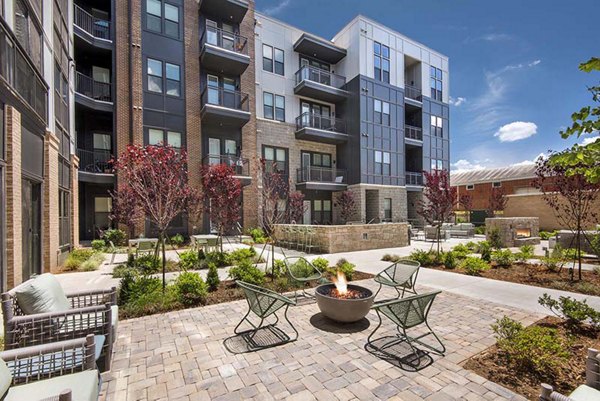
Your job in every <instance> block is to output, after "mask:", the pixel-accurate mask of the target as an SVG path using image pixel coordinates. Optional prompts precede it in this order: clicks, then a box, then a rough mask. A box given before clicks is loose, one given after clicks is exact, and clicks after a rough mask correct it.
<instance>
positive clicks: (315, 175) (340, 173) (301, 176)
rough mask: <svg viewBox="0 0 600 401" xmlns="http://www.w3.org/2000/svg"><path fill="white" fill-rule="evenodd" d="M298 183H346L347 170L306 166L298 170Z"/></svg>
mask: <svg viewBox="0 0 600 401" xmlns="http://www.w3.org/2000/svg"><path fill="white" fill-rule="evenodd" d="M296 174H297V181H298V182H327V183H335V184H345V183H346V170H342V169H339V168H329V167H317V166H304V167H302V168H299V169H297V170H296Z"/></svg>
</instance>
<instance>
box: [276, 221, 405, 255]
mask: <svg viewBox="0 0 600 401" xmlns="http://www.w3.org/2000/svg"><path fill="white" fill-rule="evenodd" d="M284 227H288V228H300V229H310V230H313V231H314V237H313V244H315V245H318V246H319V251H320V252H322V253H339V252H352V251H365V250H369V249H381V248H395V247H401V246H407V245H408V244H409V240H408V224H407V223H388V224H352V225H336V226H316V225H298V224H280V225H277V226H275V238H277V239H278V240H282V239H285V238H286V236H288V235H289V234H288V233H287V230H285V229H284ZM293 239H295V237H294V238H293Z"/></svg>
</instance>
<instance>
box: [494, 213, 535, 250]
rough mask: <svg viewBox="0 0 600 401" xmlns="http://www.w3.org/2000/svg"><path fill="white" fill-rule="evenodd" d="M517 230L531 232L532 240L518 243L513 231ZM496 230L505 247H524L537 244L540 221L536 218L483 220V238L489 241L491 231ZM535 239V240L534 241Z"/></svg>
mask: <svg viewBox="0 0 600 401" xmlns="http://www.w3.org/2000/svg"><path fill="white" fill-rule="evenodd" d="M519 228H524V229H529V230H531V237H532V239H530V240H528V241H523V240H521V241H519V240H517V239H516V237H515V230H516V229H519ZM494 229H498V230H499V232H500V240H501V241H502V245H503V246H505V247H514V246H519V245H524V244H525V243H531V242H536V243H538V244H539V235H540V219H539V218H537V217H494V218H487V219H485V238H486V240H488V241H489V240H490V234H491V232H492V230H494ZM534 238H535V240H534Z"/></svg>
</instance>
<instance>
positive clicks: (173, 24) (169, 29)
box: [165, 4, 179, 38]
mask: <svg viewBox="0 0 600 401" xmlns="http://www.w3.org/2000/svg"><path fill="white" fill-rule="evenodd" d="M165 35H169V36H173V37H177V38H178V37H179V7H177V6H173V5H171V4H165Z"/></svg>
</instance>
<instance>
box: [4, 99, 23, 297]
mask: <svg viewBox="0 0 600 401" xmlns="http://www.w3.org/2000/svg"><path fill="white" fill-rule="evenodd" d="M6 220H7V221H6V285H7V288H12V287H14V286H15V285H17V284H19V283H21V281H22V274H23V271H22V268H21V266H22V258H23V231H22V230H23V228H22V224H21V223H22V204H21V113H19V112H18V111H17V110H16V109H15V108H14V107H11V106H7V107H6Z"/></svg>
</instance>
